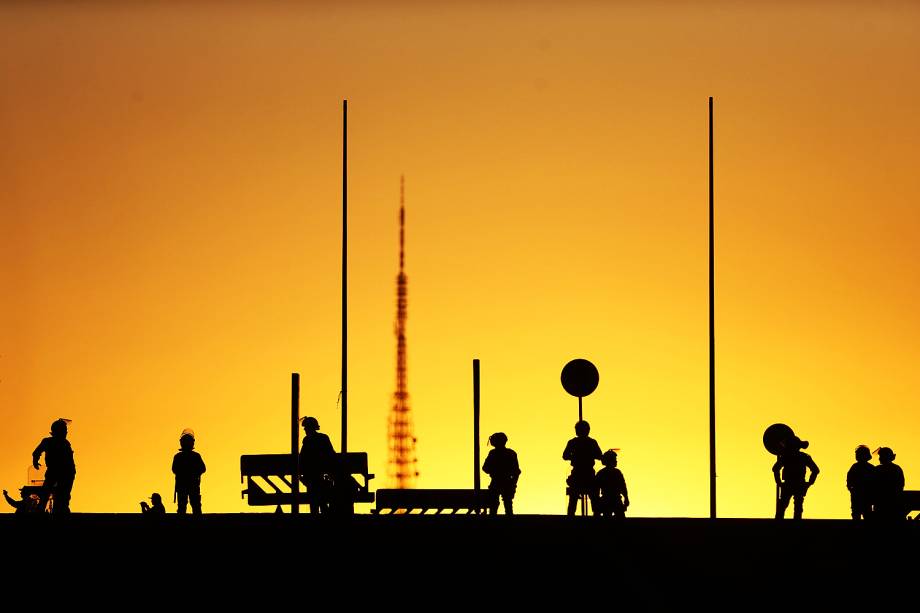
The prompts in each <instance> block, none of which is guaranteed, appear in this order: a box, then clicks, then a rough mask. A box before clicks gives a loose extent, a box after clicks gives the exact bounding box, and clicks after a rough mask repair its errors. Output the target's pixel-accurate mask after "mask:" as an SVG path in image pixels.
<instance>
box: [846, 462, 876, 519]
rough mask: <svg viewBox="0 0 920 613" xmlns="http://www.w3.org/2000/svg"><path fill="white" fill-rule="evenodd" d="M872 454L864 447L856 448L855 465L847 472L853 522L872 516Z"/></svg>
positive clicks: (873, 473) (873, 471) (873, 470)
mask: <svg viewBox="0 0 920 613" xmlns="http://www.w3.org/2000/svg"><path fill="white" fill-rule="evenodd" d="M871 459H872V452H871V451H869V448H868V447H866V446H865V445H860V446H859V447H857V448H856V463H855V464H853V466H851V467H850V470H848V471H847V489H848V490H850V512H851V515H852V517H853V519H855V520H860V519H869V516H870V515H871V514H872V486H873V481H874V476H875V466H873V465H872V464H870V463H869V460H871Z"/></svg>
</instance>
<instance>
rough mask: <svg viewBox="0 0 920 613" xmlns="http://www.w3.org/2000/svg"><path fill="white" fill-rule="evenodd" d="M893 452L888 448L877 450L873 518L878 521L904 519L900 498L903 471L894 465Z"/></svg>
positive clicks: (904, 514)
mask: <svg viewBox="0 0 920 613" xmlns="http://www.w3.org/2000/svg"><path fill="white" fill-rule="evenodd" d="M894 457H895V455H894V451H892V450H891V448H889V447H882V448H880V449H879V450H878V461H879V464H878V466H876V468H875V517H876V518H877V519H879V520H880V521H898V520H902V519H904V518H905V516H906V515H907V513H906V512H905V510H904V505H903V501H902V500H901V496H902V494H903V492H904V471H903V470H901V467H900V466H898V465H897V464H895V463H894Z"/></svg>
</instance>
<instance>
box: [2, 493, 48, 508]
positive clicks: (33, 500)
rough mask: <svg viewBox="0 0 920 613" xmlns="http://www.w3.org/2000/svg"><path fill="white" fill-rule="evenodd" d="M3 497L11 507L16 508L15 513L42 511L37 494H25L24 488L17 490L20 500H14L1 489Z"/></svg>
mask: <svg viewBox="0 0 920 613" xmlns="http://www.w3.org/2000/svg"><path fill="white" fill-rule="evenodd" d="M3 497H4V498H6V501H7V502H8V503H9V505H10V506H11V507H13V508H14V509H16V513H40V512H41V511H42V509H41V506H40V498H39V497H38V495H37V494H29V495H26V491H25V488H20V490H19V497H20V498H21V500H16V499H15V498H13V497H12V496H10V493H9V492H8V491H6V490H3Z"/></svg>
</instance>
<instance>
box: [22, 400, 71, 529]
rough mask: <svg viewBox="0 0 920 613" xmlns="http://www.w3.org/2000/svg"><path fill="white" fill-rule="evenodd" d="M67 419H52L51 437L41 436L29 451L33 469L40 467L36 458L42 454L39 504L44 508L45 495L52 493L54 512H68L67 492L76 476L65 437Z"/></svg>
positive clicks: (69, 447) (68, 500) (68, 444)
mask: <svg viewBox="0 0 920 613" xmlns="http://www.w3.org/2000/svg"><path fill="white" fill-rule="evenodd" d="M68 421H69V420H67V419H64V418H60V419H57V420H55V421H54V423H52V424H51V436H49V437H46V438H43V439H42V441H41V442H40V443H39V444H38V447H36V448H35V451H33V452H32V466H33V467H34V468H35V469H36V470H38V468H39V467H40V466H41V465H40V464H39V462H38V460H39V458H40V457H41V455H42V454H43V453H44V454H45V466H46V469H45V485H44V492H45V493H44V494H43V498H42V500H41V503H40V504H41V507H42V508H44V506H45V503H46V501H47V500H48V497H49V496H51V498H52V500H53V501H54V504H53V506H52V509H51V512H52V513H55V514H67V513H70V493H71V491H72V490H73V481H74V478H75V477H76V476H77V467H76V465H75V464H74V461H73V447H71V446H70V441H68V440H67V423H68Z"/></svg>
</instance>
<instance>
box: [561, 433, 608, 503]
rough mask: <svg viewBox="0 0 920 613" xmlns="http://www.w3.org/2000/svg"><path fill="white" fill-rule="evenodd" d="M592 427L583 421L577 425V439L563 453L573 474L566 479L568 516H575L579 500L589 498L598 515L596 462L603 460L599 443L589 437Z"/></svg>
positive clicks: (570, 442) (571, 441) (568, 444)
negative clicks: (569, 463) (570, 464)
mask: <svg viewBox="0 0 920 613" xmlns="http://www.w3.org/2000/svg"><path fill="white" fill-rule="evenodd" d="M589 432H591V426H590V424H588V422H586V421H584V420H582V421H579V422H578V423H576V424H575V435H576V436H575V438H573V439H571V440H570V441H569V442H568V443H567V444H566V446H565V451H563V452H562V459H563V460H568V461H569V462H571V463H572V473H571V474H570V475H569V476H568V478H567V479H566V483H567V484H568V486H569V487H568V494H569V507H568V514H569V515H575V507H576V506H577V505H578V499H579V498H581V497H582V496H588V497H589V498H590V499H591V507H592V508H593V509H594V512H595V513H597V487H596V485H595V483H594V461H595V460H600V459H601V448H600V445H598V444H597V441H596V440H594V439H593V438H591V437H590V436H588V433H589Z"/></svg>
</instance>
